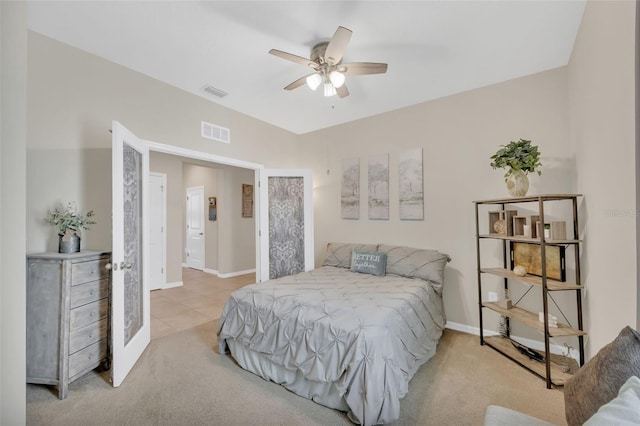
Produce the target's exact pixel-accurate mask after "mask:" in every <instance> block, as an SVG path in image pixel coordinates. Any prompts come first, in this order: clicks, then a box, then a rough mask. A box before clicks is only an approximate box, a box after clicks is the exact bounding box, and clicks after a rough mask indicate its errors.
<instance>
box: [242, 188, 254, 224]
mask: <svg viewBox="0 0 640 426" xmlns="http://www.w3.org/2000/svg"><path fill="white" fill-rule="evenodd" d="M242 217H253V185H249V184H246V183H243V184H242Z"/></svg>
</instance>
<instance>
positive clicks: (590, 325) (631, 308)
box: [568, 1, 639, 355]
mask: <svg viewBox="0 0 640 426" xmlns="http://www.w3.org/2000/svg"><path fill="white" fill-rule="evenodd" d="M635 8H636V2H633V1H607V2H593V1H592V2H588V3H587V6H586V9H585V12H584V17H583V19H582V25H581V26H580V30H579V33H578V36H577V39H576V43H575V46H574V48H573V52H572V55H571V61H570V63H569V67H568V69H569V96H570V112H571V114H570V140H571V149H572V154H573V155H575V162H576V175H577V190H578V191H580V192H582V193H584V194H585V197H584V204H583V206H582V208H581V212H582V213H583V215H582V217H583V219H582V235H583V238H584V241H585V243H584V248H585V250H584V254H583V256H582V258H583V262H582V264H583V267H584V269H583V270H584V284H585V287H586V292H585V294H586V296H585V301H584V306H585V321H586V328H587V331H588V333H589V335H588V338H587V349H588V352H589V353H590V354H591V355H593V354H595V352H596V351H597V350H598V349H599V348H601V347H602V346H603V345H605V344H607V343H608V342H610V341H611V340H613V339H614V338H615V336H616V335H617V334H618V332H619V331H620V330H621V329H622V328H623V327H624V326H626V325H631V326H634V325H635V323H636V315H637V312H638V309H639V307H638V304H637V303H638V302H637V300H638V298H637V291H638V288H637V272H636V271H637V263H636V262H637V253H636V235H637V230H636V215H637V210H636V185H637V183H636V181H635V179H636V172H635V166H636V162H635V157H636V155H637V154H636V151H635V139H636V135H635V120H637V112H636V111H635V104H634V103H635V99H634V96H635V74H634V69H635V44H634V43H635V36H636V28H635V26H636V22H635V20H636V10H635ZM637 71H638V70H635V72H637Z"/></svg>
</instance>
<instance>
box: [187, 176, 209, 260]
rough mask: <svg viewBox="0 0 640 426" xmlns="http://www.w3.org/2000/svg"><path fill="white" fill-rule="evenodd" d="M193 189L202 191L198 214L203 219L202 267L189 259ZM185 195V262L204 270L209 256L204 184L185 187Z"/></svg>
mask: <svg viewBox="0 0 640 426" xmlns="http://www.w3.org/2000/svg"><path fill="white" fill-rule="evenodd" d="M193 191H198V192H202V205H201V206H199V208H198V212H199V213H198V214H199V215H200V219H201V221H200V223H201V225H200V226H201V227H202V233H201V235H202V238H201V240H202V243H201V244H202V259H201V262H202V269H198V268H196V267H194V266H192V265H191V264H190V263H189V261H190V260H191V256H190V254H191V250H189V249H190V248H191V246H190V244H191V243H190V241H189V228H188V225H189V223H188V220H189V201H190V200H189V197H190V195H189V193H190V192H193ZM185 195H186V203H185V209H186V211H185V219H186V221H187V223H184V227H185V228H184V229H186V233H185V234H184V235H186V238H185V247H184V251H185V253H188V254H187V257H186V259H185V260H186V262H185V263H186V265H187V267H189V268H193V269H196V270H199V271H204V270H205V269H206V267H205V263H206V262H205V260H206V258H207V240H206V238H207V235H206V231H205V225H206V221H205V219H206V218H205V216H204V207H205V205H204V198H205V196H204V186H203V185H198V186H190V187H188V188H185Z"/></svg>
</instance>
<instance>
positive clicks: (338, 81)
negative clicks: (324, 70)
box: [329, 70, 345, 89]
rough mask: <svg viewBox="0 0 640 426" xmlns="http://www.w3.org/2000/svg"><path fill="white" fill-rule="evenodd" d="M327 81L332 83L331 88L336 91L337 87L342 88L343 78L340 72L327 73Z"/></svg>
mask: <svg viewBox="0 0 640 426" xmlns="http://www.w3.org/2000/svg"><path fill="white" fill-rule="evenodd" d="M329 79H330V80H331V83H333V86H334V87H335V88H336V89H337V88H339V87H342V85H343V84H344V80H345V76H344V74H342V73H341V72H340V71H335V70H334V71H331V73H329Z"/></svg>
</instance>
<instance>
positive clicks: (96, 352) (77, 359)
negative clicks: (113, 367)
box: [69, 339, 107, 378]
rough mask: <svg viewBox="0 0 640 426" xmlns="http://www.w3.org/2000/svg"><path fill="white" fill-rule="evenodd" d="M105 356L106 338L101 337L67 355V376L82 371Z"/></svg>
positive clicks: (70, 376) (72, 375)
mask: <svg viewBox="0 0 640 426" xmlns="http://www.w3.org/2000/svg"><path fill="white" fill-rule="evenodd" d="M106 356H107V339H102V340H99V341H97V342H96V343H94V344H92V345H90V346H87V347H86V348H84V349H82V350H81V351H78V352H76V353H74V354H72V355H69V378H72V377H75V376H76V375H77V374H79V373H82V372H84V370H86V369H87V368H90V367H92V366H94V365H97V363H99V362H100V360H101V359H103V358H104V357H106Z"/></svg>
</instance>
